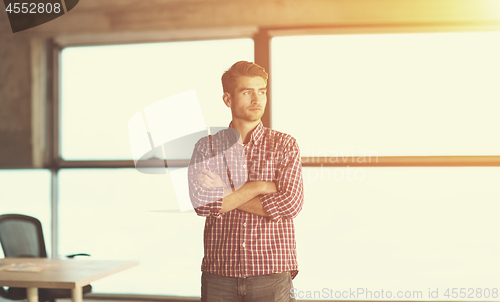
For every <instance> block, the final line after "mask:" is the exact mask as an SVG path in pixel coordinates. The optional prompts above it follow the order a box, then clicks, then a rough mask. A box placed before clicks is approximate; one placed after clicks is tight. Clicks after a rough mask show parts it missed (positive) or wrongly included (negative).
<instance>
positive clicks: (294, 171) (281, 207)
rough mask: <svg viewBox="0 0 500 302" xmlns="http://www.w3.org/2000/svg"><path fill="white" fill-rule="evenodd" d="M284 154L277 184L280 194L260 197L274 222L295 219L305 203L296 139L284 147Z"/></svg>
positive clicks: (292, 139)
mask: <svg viewBox="0 0 500 302" xmlns="http://www.w3.org/2000/svg"><path fill="white" fill-rule="evenodd" d="M284 154H285V156H284V158H283V161H282V163H281V164H280V167H279V169H280V170H279V173H278V175H279V176H278V179H277V182H276V187H277V190H278V192H276V193H270V194H265V195H262V196H260V201H261V203H262V206H263V207H264V209H265V211H266V212H267V213H268V214H269V216H270V218H271V219H273V220H280V219H293V218H295V217H296V216H297V215H298V214H299V212H300V210H301V209H302V205H303V203H304V189H303V180H302V162H301V159H300V151H299V146H298V144H297V142H296V140H295V139H294V138H291V140H290V142H289V143H288V144H287V145H286V146H285V147H284Z"/></svg>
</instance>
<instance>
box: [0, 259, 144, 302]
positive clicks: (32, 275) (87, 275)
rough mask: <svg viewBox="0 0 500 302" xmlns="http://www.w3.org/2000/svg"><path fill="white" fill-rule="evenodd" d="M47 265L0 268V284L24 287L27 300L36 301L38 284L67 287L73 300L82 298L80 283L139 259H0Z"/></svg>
mask: <svg viewBox="0 0 500 302" xmlns="http://www.w3.org/2000/svg"><path fill="white" fill-rule="evenodd" d="M28 262H29V263H35V264H42V265H49V266H50V267H48V268H46V269H44V270H43V271H41V272H9V271H6V270H1V271H0V286H9V287H26V288H27V295H28V302H38V288H62V289H64V288H67V289H71V293H72V298H73V302H82V287H84V286H85V285H88V284H90V283H91V282H93V281H96V280H98V279H101V278H104V277H107V276H109V275H112V274H115V273H118V272H121V271H123V270H126V269H128V268H131V267H134V266H136V265H139V261H103V260H87V259H85V260H83V259H48V258H3V259H0V263H17V264H20V263H28Z"/></svg>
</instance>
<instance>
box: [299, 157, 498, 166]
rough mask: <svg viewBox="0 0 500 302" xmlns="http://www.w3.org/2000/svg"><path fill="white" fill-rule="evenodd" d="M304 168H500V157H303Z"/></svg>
mask: <svg viewBox="0 0 500 302" xmlns="http://www.w3.org/2000/svg"><path fill="white" fill-rule="evenodd" d="M302 166H304V167H346V166H350V167H353V166H354V167H500V156H387V157H385V156H384V157H369V156H367V157H358V156H346V157H302Z"/></svg>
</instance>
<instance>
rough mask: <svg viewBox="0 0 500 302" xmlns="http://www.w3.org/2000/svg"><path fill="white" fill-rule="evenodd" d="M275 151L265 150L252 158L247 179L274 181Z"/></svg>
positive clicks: (276, 161) (275, 173) (276, 159)
mask: <svg viewBox="0 0 500 302" xmlns="http://www.w3.org/2000/svg"><path fill="white" fill-rule="evenodd" d="M277 155H278V154H277V153H276V152H270V151H268V152H266V153H265V154H264V155H263V156H259V157H258V158H256V159H255V160H253V161H252V162H251V163H250V165H249V168H250V171H249V179H250V180H251V181H258V180H260V181H276V180H277V179H276V176H277V173H278V172H277V168H278V158H277Z"/></svg>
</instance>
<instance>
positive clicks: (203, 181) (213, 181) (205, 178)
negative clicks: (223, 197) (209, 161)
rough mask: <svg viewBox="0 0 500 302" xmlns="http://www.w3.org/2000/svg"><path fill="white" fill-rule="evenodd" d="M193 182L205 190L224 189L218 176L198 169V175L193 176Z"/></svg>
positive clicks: (223, 184)
mask: <svg viewBox="0 0 500 302" xmlns="http://www.w3.org/2000/svg"><path fill="white" fill-rule="evenodd" d="M194 181H195V182H196V183H198V184H199V185H200V186H202V187H203V188H205V189H210V188H218V187H222V188H224V187H226V184H225V183H224V182H223V181H222V179H221V178H220V176H219V175H217V174H215V173H213V172H211V171H209V170H207V169H200V173H198V174H196V175H195V176H194Z"/></svg>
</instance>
